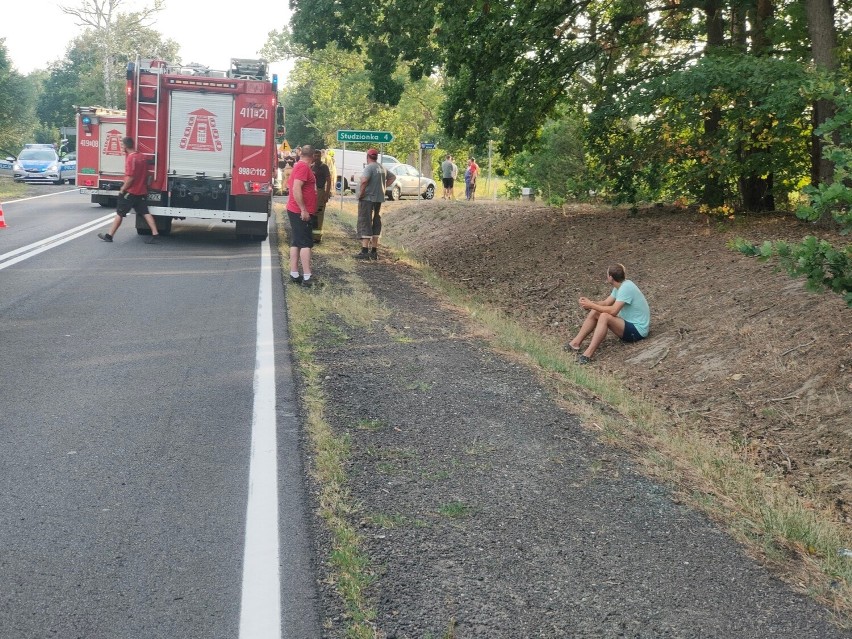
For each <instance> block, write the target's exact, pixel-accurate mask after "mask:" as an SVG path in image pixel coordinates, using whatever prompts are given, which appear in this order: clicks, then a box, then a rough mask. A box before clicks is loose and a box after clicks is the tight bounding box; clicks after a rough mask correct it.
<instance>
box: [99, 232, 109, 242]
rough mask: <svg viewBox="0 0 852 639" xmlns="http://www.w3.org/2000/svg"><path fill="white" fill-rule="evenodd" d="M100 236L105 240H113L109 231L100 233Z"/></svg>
mask: <svg viewBox="0 0 852 639" xmlns="http://www.w3.org/2000/svg"><path fill="white" fill-rule="evenodd" d="M98 237H99V238H101V239H102V240H103V241H104V242H112V237H110V234H109V233H98Z"/></svg>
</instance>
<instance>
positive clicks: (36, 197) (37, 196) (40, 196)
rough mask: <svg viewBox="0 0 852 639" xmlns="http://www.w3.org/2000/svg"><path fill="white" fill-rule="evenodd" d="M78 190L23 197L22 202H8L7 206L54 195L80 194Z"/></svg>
mask: <svg viewBox="0 0 852 639" xmlns="http://www.w3.org/2000/svg"><path fill="white" fill-rule="evenodd" d="M78 192H79V191H78V190H77V189H68V190H67V191H57V192H56V193H45V194H44V195H32V196H30V197H22V198H21V199H20V200H6V204H12V203H13V202H29V201H30V200H37V199H39V198H42V197H53V196H54V195H65V194H66V193H78Z"/></svg>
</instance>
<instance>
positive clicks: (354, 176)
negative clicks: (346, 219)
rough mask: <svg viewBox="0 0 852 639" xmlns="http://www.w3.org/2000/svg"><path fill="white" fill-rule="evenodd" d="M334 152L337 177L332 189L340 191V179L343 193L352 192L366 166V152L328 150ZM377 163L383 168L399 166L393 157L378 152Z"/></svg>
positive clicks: (398, 162)
mask: <svg viewBox="0 0 852 639" xmlns="http://www.w3.org/2000/svg"><path fill="white" fill-rule="evenodd" d="M328 150H329V151H334V165H335V166H336V167H337V176H336V180H335V183H334V188H335V189H336V190H337V191H340V184H341V179H342V180H343V192H344V193H345V192H346V191H354V190H355V185H356V184H358V183H359V182H360V180H361V173H363V172H364V167H365V166H366V165H367V152H366V151H351V150H349V149H346V153H344V152H343V149H328ZM379 162H381V163H382V164H384V165H385V166H387V165H389V164H400V161H399V160H397V159H396V158H395V157H394V156H392V155H388V154H387V153H381V151H380V152H379Z"/></svg>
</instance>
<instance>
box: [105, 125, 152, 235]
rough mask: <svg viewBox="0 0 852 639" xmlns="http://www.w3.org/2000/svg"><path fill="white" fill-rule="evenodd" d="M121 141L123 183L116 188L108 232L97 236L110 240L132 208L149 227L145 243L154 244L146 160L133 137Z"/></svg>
mask: <svg viewBox="0 0 852 639" xmlns="http://www.w3.org/2000/svg"><path fill="white" fill-rule="evenodd" d="M121 143H122V144H123V145H124V183H123V184H122V185H121V188H120V189H119V190H118V208H117V209H116V211H115V219H114V220H113V221H112V226H110V228H109V233H98V237H99V238H101V239H102V240H103V241H104V242H112V238H113V236H114V235H115V232H116V231H117V230H118V227H119V226H121V222H122V220H124V218H125V217H126V216H127V214H128V213H130V211H131V209H132V210H134V211H136V215H143V216H145V221H146V222H147V223H148V226H149V227H151V237H149V238H147V239H146V240H145V244H154V243H156V242H157V241H158V239H159V237H160V236H159V234H158V232H157V223H156V222H155V221H154V216H153V215H151V213H150V211H148V201H147V198H148V161H147V160H146V159H145V156H144V155H142V154H141V153H140V152H139V151H137V150H136V145H135V143H134V141H133V138H131V137H126V138H123V139H122V140H121Z"/></svg>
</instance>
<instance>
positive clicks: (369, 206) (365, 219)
mask: <svg viewBox="0 0 852 639" xmlns="http://www.w3.org/2000/svg"><path fill="white" fill-rule="evenodd" d="M381 210H382V203H381V202H370V201H369V200H358V228H357V232H358V239H361V240H366V239H368V238H371V237H380V236H381V234H382V215H381Z"/></svg>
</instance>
